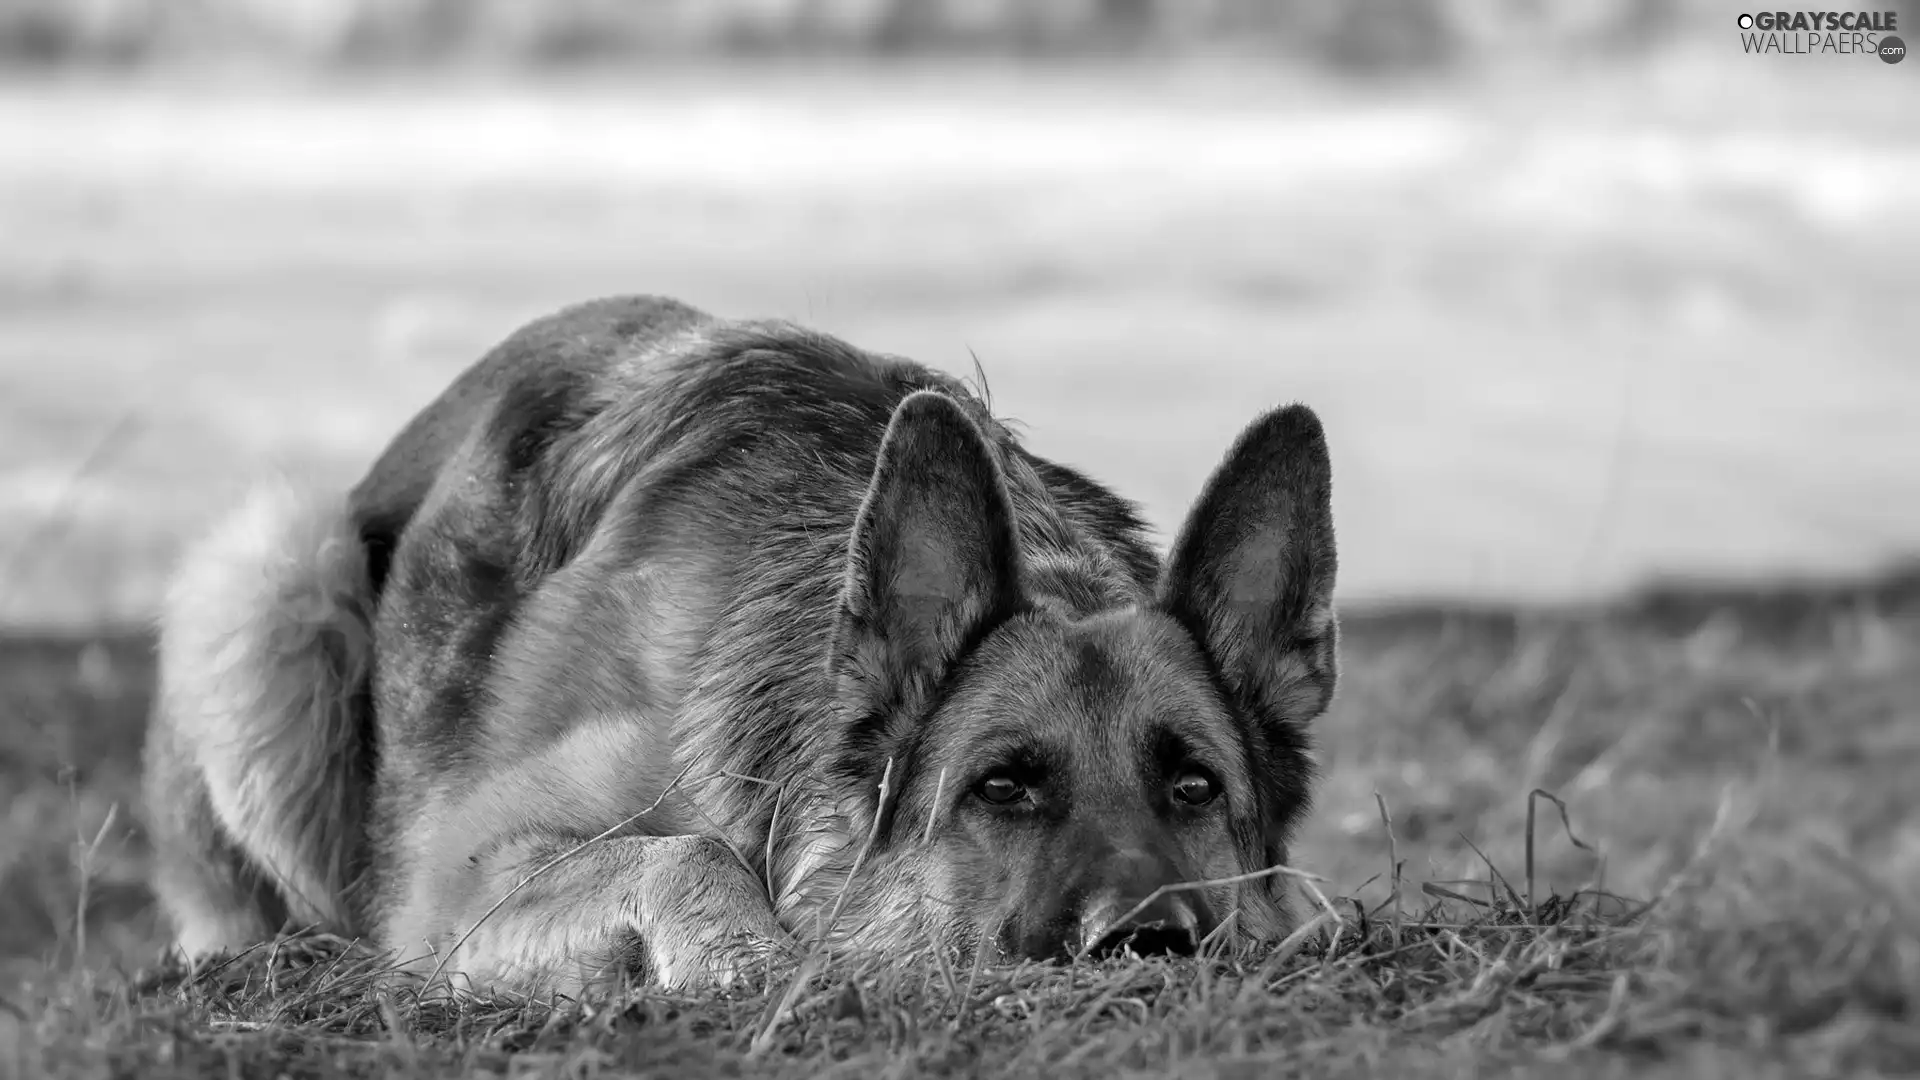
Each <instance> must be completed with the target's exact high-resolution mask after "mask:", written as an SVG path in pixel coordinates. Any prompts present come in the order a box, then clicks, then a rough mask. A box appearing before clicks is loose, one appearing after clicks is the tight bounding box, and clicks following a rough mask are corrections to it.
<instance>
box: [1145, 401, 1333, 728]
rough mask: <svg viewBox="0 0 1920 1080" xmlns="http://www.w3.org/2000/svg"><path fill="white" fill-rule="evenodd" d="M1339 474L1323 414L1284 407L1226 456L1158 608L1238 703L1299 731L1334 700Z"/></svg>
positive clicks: (1179, 543)
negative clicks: (1188, 635) (1182, 630)
mask: <svg viewBox="0 0 1920 1080" xmlns="http://www.w3.org/2000/svg"><path fill="white" fill-rule="evenodd" d="M1332 496H1333V467H1332V463H1331V461H1330V460H1329V458H1328V455H1327V438H1326V433H1325V432H1324V431H1322V430H1321V427H1320V419H1319V417H1317V416H1315V415H1314V414H1313V410H1311V409H1309V408H1307V407H1306V406H1304V405H1289V406H1287V407H1285V408H1281V409H1275V410H1274V411H1272V412H1270V413H1268V414H1266V415H1265V416H1262V417H1261V418H1260V419H1258V420H1255V421H1254V422H1253V423H1252V424H1250V425H1249V426H1248V427H1247V429H1246V430H1245V431H1244V432H1242V433H1241V435H1240V438H1239V439H1238V440H1237V441H1235V443H1234V444H1233V448H1232V449H1231V450H1228V451H1227V456H1226V460H1224V461H1223V462H1221V464H1220V467H1219V468H1218V469H1216V470H1215V471H1214V474H1213V476H1212V478H1211V479H1209V480H1208V481H1207V486H1206V488H1205V489H1204V490H1203V491H1202V492H1201V495H1200V499H1199V501H1198V502H1197V503H1195V504H1194V507H1193V511H1192V513H1190V514H1188V515H1187V521H1186V524H1185V525H1183V526H1182V527H1181V529H1180V534H1179V538H1178V539H1177V540H1175V541H1174V545H1173V552H1172V556H1171V558H1170V559H1169V561H1168V564H1167V570H1166V574H1165V575H1164V576H1163V577H1162V578H1161V582H1160V596H1159V603H1160V606H1161V608H1162V609H1163V610H1165V611H1167V612H1168V613H1170V614H1172V615H1173V616H1174V617H1175V618H1177V619H1179V620H1180V622H1181V623H1182V624H1184V625H1185V626H1186V627H1187V628H1188V630H1189V631H1190V632H1192V633H1193V634H1194V636H1195V637H1196V638H1197V639H1198V640H1199V642H1200V645H1201V647H1202V648H1204V649H1205V650H1206V651H1207V654H1208V655H1209V656H1210V657H1212V659H1213V662H1214V664H1215V665H1216V666H1217V667H1218V669H1219V671H1220V673H1221V675H1222V677H1223V678H1224V679H1225V680H1226V683H1227V686H1228V689H1229V690H1230V691H1231V692H1232V693H1233V694H1234V695H1235V696H1236V697H1237V698H1238V699H1239V701H1240V703H1241V705H1242V706H1243V707H1245V708H1248V709H1250V710H1251V711H1253V712H1254V713H1255V715H1257V716H1259V717H1261V718H1262V719H1263V720H1266V721H1268V722H1279V723H1292V724H1304V723H1306V722H1307V721H1310V720H1312V719H1313V718H1315V717H1317V716H1319V715H1320V714H1321V713H1322V712H1325V711H1326V708H1327V706H1328V704H1329V703H1331V701H1332V699H1333V688H1334V682H1335V679H1336V677H1337V673H1338V672H1337V669H1338V662H1337V659H1336V656H1335V653H1336V648H1337V645H1338V636H1339V632H1338V630H1337V628H1336V624H1335V622H1334V617H1333V578H1334V570H1335V566H1336V563H1337V559H1336V558H1335V554H1334V543H1333V504H1332Z"/></svg>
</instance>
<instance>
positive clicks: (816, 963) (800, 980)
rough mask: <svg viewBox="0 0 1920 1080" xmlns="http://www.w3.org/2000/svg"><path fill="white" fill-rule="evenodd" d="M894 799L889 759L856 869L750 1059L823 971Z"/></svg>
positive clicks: (762, 1030) (764, 1047) (762, 1049)
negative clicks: (855, 888)
mask: <svg viewBox="0 0 1920 1080" xmlns="http://www.w3.org/2000/svg"><path fill="white" fill-rule="evenodd" d="M893 795H894V789H893V759H892V758H888V759H887V765H886V768H885V769H883V770H882V771H881V773H880V797H879V799H878V800H876V801H875V803H874V808H873V821H872V822H871V823H870V824H869V825H868V827H867V836H866V840H865V841H864V842H862V843H861V845H860V850H859V851H858V852H856V853H855V854H854V857H853V866H852V867H851V868H849V869H848V871H847V879H846V881H844V882H842V883H841V886H840V891H839V893H838V894H837V895H836V896H835V897H834V901H833V909H832V911H831V912H830V913H829V914H828V915H827V920H826V924H825V925H824V926H822V927H820V930H819V934H818V937H817V938H816V940H815V942H814V947H813V949H812V950H811V951H809V952H808V954H807V956H806V958H805V959H804V960H802V961H801V963H800V968H799V970H798V971H796V972H794V976H793V979H792V981H790V982H789V983H788V984H787V989H786V991H785V992H784V993H782V994H781V997H780V1000H779V1002H778V1003H777V1004H776V1005H775V1006H774V1007H772V1008H770V1009H768V1010H767V1013H766V1016H765V1017H764V1019H763V1021H762V1023H761V1025H760V1030H759V1031H757V1032H755V1033H754V1036H753V1040H752V1041H751V1042H750V1043H749V1044H748V1046H747V1056H748V1057H749V1058H757V1057H760V1056H761V1055H763V1054H765V1053H766V1052H767V1050H768V1049H769V1048H770V1047H771V1046H772V1045H773V1036H774V1033H775V1032H776V1031H778V1030H779V1029H780V1025H781V1024H782V1023H784V1022H785V1020H786V1018H787V1017H788V1016H789V1015H791V1013H792V1010H793V1007H794V1003H795V1002H796V1001H798V1000H799V996H800V992H801V990H802V989H803V988H804V987H805V986H806V985H807V983H809V982H811V981H812V979H813V977H814V976H815V975H816V974H818V973H819V972H820V971H822V970H824V968H825V960H824V955H825V953H826V950H827V949H828V948H830V947H831V945H832V939H833V933H834V931H835V930H836V929H838V927H839V925H840V916H841V915H842V914H844V913H845V911H846V906H847V899H848V897H849V896H851V895H852V892H853V882H854V880H855V879H856V878H857V877H858V876H859V874H860V870H861V868H862V867H863V866H865V865H866V862H867V855H868V854H869V853H870V852H872V850H873V845H874V844H875V843H877V842H879V839H880V823H881V822H882V821H884V820H885V819H886V815H887V800H888V799H889V798H891V797H892V796H893Z"/></svg>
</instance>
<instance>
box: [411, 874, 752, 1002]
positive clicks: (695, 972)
mask: <svg viewBox="0 0 1920 1080" xmlns="http://www.w3.org/2000/svg"><path fill="white" fill-rule="evenodd" d="M576 847H578V841H573V840H557V839H528V840H514V841H509V842H507V843H505V844H502V845H500V846H498V847H496V848H494V849H492V850H490V851H487V852H483V853H481V854H478V855H475V856H473V857H472V858H471V859H469V860H467V863H468V865H467V866H466V867H464V868H463V870H462V872H459V873H455V874H449V875H446V876H444V877H442V878H441V879H440V882H439V884H438V887H436V888H435V889H434V890H433V891H434V892H436V893H438V894H439V895H438V896H436V897H435V898H434V899H435V901H437V902H435V903H432V904H431V905H430V907H431V908H432V909H435V910H437V912H439V916H438V917H436V918H430V919H429V920H425V921H427V922H429V923H430V925H429V926H422V925H421V922H422V920H417V919H412V918H402V919H400V920H397V922H396V926H395V929H396V931H399V932H398V933H396V934H395V938H396V940H394V941H393V945H394V946H395V947H397V948H399V949H402V950H409V949H410V950H411V951H413V952H414V953H415V954H418V952H419V945H420V943H421V941H420V939H421V938H424V939H426V943H427V944H429V945H430V946H431V955H429V956H425V957H420V958H419V959H417V960H416V961H414V962H413V963H411V964H410V965H409V968H410V969H411V970H413V971H414V972H416V973H424V972H431V971H433V970H436V969H437V970H439V971H441V972H442V974H443V975H444V976H447V977H449V978H450V981H452V982H453V983H454V984H455V985H457V986H462V987H465V988H467V989H471V990H475V991H484V990H495V991H499V990H507V991H513V992H519V993H525V994H535V995H539V994H549V993H560V994H566V995H569V996H580V995H582V994H592V993H594V992H596V991H602V990H606V989H611V988H613V987H615V986H617V985H619V984H620V983H621V982H622V981H625V980H631V981H632V982H635V983H651V984H654V985H657V986H661V987H666V988H670V989H679V988H687V987H694V986H712V985H720V986H724V985H728V984H730V983H732V982H733V981H734V980H735V979H736V978H738V977H740V976H742V975H745V974H747V973H749V972H751V971H753V970H755V969H757V968H758V966H759V965H760V964H761V963H762V962H763V961H764V958H765V957H766V956H768V955H769V953H770V952H771V951H772V950H773V949H774V948H775V947H776V945H777V943H778V942H779V941H780V940H781V939H782V937H783V935H782V934H781V931H780V927H779V923H778V922H777V921H776V919H775V918H774V914H773V907H772V905H771V904H770V903H769V902H768V900H767V894H766V890H765V888H764V887H763V886H762V885H761V883H760V882H759V881H758V880H757V879H756V878H755V877H754V875H753V873H752V872H751V871H750V870H748V868H747V867H746V866H744V865H743V864H742V863H741V862H740V860H739V859H738V858H736V857H735V856H734V854H733V852H732V851H731V850H729V849H728V848H727V846H726V845H725V844H723V843H721V842H720V841H719V840H716V839H714V838H712V837H706V836H629V837H621V838H619V839H614V840H604V841H601V842H599V843H596V844H592V845H590V846H588V847H586V848H584V849H582V850H579V851H574V849H575V848H576ZM569 852H573V853H572V854H571V855H569V854H568V853H569ZM523 883H524V884H523ZM409 923H411V924H413V926H414V927H416V928H418V929H419V930H424V931H425V932H424V933H419V934H418V936H417V937H415V939H414V940H413V941H411V942H410V941H407V940H405V938H406V936H407V931H406V929H405V927H406V925H407V924H409Z"/></svg>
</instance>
